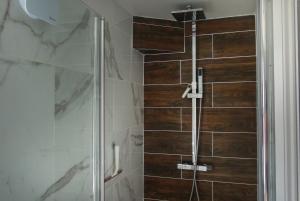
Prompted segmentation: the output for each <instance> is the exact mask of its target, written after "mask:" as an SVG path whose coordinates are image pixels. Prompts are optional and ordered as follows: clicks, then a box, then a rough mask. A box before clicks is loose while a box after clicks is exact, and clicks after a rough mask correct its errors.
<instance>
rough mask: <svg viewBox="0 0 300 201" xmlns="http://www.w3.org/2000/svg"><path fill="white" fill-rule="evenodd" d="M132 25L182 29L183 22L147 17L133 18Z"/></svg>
mask: <svg viewBox="0 0 300 201" xmlns="http://www.w3.org/2000/svg"><path fill="white" fill-rule="evenodd" d="M133 22H134V23H142V24H152V25H159V26H166V27H177V28H182V29H183V28H184V23H183V22H178V21H172V20H163V19H155V18H148V17H139V16H134V17H133Z"/></svg>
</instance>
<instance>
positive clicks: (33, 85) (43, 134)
mask: <svg viewBox="0 0 300 201" xmlns="http://www.w3.org/2000/svg"><path fill="white" fill-rule="evenodd" d="M59 3H60V4H59V16H58V20H57V24H55V25H50V24H48V23H46V22H43V21H40V20H36V19H32V18H30V17H29V16H27V15H26V14H25V12H24V11H23V10H22V9H21V7H20V5H19V1H18V0H1V1H0V161H1V162H0V200H2V201H44V200H47V201H54V200H55V201H76V200H79V201H83V200H84V201H88V200H93V197H94V193H95V192H93V185H92V184H93V131H94V130H95V127H96V126H99V125H97V124H94V123H93V118H94V117H93V106H94V105H95V98H94V97H95V94H94V93H95V92H96V90H93V89H95V87H96V82H95V81H94V80H97V79H95V76H98V75H97V74H95V73H94V72H96V71H94V69H93V68H94V61H93V56H94V55H93V52H94V42H95V41H94V25H95V23H94V20H95V16H94V15H93V13H91V12H90V11H89V9H87V8H86V6H85V5H84V4H83V3H81V1H80V0H60V1H59ZM96 130H97V129H96Z"/></svg>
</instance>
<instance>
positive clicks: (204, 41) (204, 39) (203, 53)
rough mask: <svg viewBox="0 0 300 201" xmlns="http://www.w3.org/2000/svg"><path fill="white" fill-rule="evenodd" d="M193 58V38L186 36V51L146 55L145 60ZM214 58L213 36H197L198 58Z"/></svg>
mask: <svg viewBox="0 0 300 201" xmlns="http://www.w3.org/2000/svg"><path fill="white" fill-rule="evenodd" d="M191 58H192V39H191V37H185V52H184V53H175V54H172V53H171V54H157V55H146V56H145V62H152V61H170V60H186V59H191ZM204 58H212V36H211V35H204V36H198V37H197V59H204Z"/></svg>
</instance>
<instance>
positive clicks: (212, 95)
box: [211, 82, 214, 108]
mask: <svg viewBox="0 0 300 201" xmlns="http://www.w3.org/2000/svg"><path fill="white" fill-rule="evenodd" d="M211 107H212V108H214V83H213V82H212V83H211Z"/></svg>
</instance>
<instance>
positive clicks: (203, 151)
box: [145, 131, 212, 156]
mask: <svg viewBox="0 0 300 201" xmlns="http://www.w3.org/2000/svg"><path fill="white" fill-rule="evenodd" d="M199 146H200V149H199V155H200V156H211V155H212V134H211V133H209V132H201V135H200V144H199ZM145 152H148V153H166V154H182V155H191V154H192V133H191V132H169V131H145Z"/></svg>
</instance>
